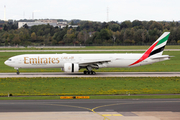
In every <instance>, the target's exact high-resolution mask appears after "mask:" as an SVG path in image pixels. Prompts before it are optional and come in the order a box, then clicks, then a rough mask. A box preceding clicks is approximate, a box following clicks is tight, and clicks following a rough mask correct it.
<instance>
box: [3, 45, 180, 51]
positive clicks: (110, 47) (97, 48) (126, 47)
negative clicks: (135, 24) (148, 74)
mask: <svg viewBox="0 0 180 120" xmlns="http://www.w3.org/2000/svg"><path fill="white" fill-rule="evenodd" d="M149 46H150V45H147V46H85V47H80V46H77V47H79V48H66V47H64V48H63V46H62V47H61V48H53V46H52V48H35V47H31V48H8V47H6V48H5V47H4V48H3V47H1V48H0V50H107V49H108V50H118V49H120V50H122V49H124V50H127V49H128V50H129V49H148V48H149ZM72 47H73V46H72ZM166 49H180V45H167V46H166Z"/></svg>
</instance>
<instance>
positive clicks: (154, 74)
mask: <svg viewBox="0 0 180 120" xmlns="http://www.w3.org/2000/svg"><path fill="white" fill-rule="evenodd" d="M11 77H28V78H32V77H180V72H97V73H96V75H84V74H83V73H82V72H78V73H64V72H47V73H43V72H35V73H20V74H19V75H17V74H16V73H15V72H14V73H0V78H11Z"/></svg>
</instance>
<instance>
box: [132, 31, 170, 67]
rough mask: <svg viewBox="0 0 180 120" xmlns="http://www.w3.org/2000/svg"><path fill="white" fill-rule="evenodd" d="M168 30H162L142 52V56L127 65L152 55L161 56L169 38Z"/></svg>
mask: <svg viewBox="0 0 180 120" xmlns="http://www.w3.org/2000/svg"><path fill="white" fill-rule="evenodd" d="M169 35H170V32H164V33H163V34H162V35H161V36H160V37H159V38H158V39H157V40H156V41H155V42H154V43H153V44H152V45H151V46H150V47H149V48H148V49H147V50H146V52H145V53H144V54H143V56H142V57H141V58H140V59H139V60H137V61H136V62H134V63H132V64H131V65H129V66H132V65H135V64H137V63H139V62H141V61H143V60H145V59H146V58H148V57H150V56H152V55H158V56H161V55H162V53H163V50H164V48H165V46H166V43H167V40H168V38H169Z"/></svg>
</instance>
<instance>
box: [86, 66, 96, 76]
mask: <svg viewBox="0 0 180 120" xmlns="http://www.w3.org/2000/svg"><path fill="white" fill-rule="evenodd" d="M86 69H87V71H86V70H85V71H84V74H85V75H87V74H88V75H95V74H96V72H94V71H92V67H91V66H87V67H86Z"/></svg>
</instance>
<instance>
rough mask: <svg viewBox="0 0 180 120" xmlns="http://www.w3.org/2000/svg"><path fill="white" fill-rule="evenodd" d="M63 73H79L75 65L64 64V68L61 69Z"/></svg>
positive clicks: (77, 66)
mask: <svg viewBox="0 0 180 120" xmlns="http://www.w3.org/2000/svg"><path fill="white" fill-rule="evenodd" d="M63 71H64V72H69V73H70V72H78V71H79V65H78V64H76V63H65V64H64V68H63Z"/></svg>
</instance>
